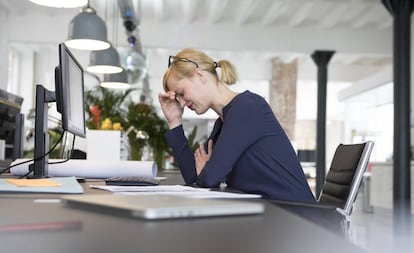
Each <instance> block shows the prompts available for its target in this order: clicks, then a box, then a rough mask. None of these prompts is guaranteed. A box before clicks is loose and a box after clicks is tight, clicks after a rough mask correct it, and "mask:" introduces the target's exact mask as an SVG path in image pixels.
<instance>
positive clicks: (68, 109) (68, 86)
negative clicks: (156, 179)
mask: <svg viewBox="0 0 414 253" xmlns="http://www.w3.org/2000/svg"><path fill="white" fill-rule="evenodd" d="M55 90H56V105H57V111H58V112H60V114H61V115H62V127H63V129H64V130H66V131H68V132H70V133H72V134H74V135H76V136H80V137H85V136H86V130H85V108H84V104H85V103H84V80H83V69H82V66H81V65H80V64H79V63H78V62H77V61H76V59H75V57H74V56H73V55H72V53H71V52H70V51H69V49H68V47H67V46H66V45H65V44H64V43H62V44H60V45H59V66H57V67H56V68H55Z"/></svg>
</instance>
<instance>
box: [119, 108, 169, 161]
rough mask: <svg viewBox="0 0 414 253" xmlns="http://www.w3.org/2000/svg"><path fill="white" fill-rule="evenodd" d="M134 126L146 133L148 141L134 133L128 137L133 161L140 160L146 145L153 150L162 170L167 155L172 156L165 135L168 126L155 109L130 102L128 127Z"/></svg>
mask: <svg viewBox="0 0 414 253" xmlns="http://www.w3.org/2000/svg"><path fill="white" fill-rule="evenodd" d="M130 126H133V127H134V128H135V129H136V130H140V131H144V132H146V133H147V134H148V139H146V140H142V139H137V138H136V135H135V133H134V132H131V133H130V134H129V135H128V138H129V143H130V147H131V159H132V160H140V159H141V157H142V152H143V150H144V147H145V146H146V145H149V146H150V147H151V149H152V153H153V157H154V161H155V162H156V163H157V165H158V168H162V167H163V164H164V160H165V156H166V155H167V154H171V149H170V147H169V146H168V144H167V142H166V140H165V137H164V135H165V133H166V132H167V131H168V125H167V123H166V122H165V120H164V119H161V118H160V117H159V116H158V115H157V114H156V112H155V109H154V107H152V106H150V105H147V104H144V103H137V104H136V103H133V102H130V103H129V104H128V105H127V118H126V127H128V128H129V127H130Z"/></svg>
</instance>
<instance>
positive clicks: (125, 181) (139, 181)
mask: <svg viewBox="0 0 414 253" xmlns="http://www.w3.org/2000/svg"><path fill="white" fill-rule="evenodd" d="M105 183H106V184H107V185H123V186H148V185H158V184H159V183H160V181H159V180H157V179H155V178H152V177H136V176H121V177H110V178H107V179H105Z"/></svg>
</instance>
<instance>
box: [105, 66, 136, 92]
mask: <svg viewBox="0 0 414 253" xmlns="http://www.w3.org/2000/svg"><path fill="white" fill-rule="evenodd" d="M101 86H102V87H104V88H109V89H128V88H129V87H130V86H131V85H130V84H129V83H128V80H127V73H126V72H125V70H123V71H122V72H120V73H116V74H104V80H103V82H102V83H101Z"/></svg>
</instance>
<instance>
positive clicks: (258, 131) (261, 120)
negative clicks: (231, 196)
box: [197, 100, 273, 187]
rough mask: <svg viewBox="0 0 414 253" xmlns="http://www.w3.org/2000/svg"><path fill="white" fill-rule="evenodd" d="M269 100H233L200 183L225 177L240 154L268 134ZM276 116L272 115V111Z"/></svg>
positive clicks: (207, 184)
mask: <svg viewBox="0 0 414 253" xmlns="http://www.w3.org/2000/svg"><path fill="white" fill-rule="evenodd" d="M266 108H267V104H265V103H259V104H258V101H257V100H244V101H243V103H231V104H229V105H228V106H226V108H225V110H224V121H223V125H222V129H221V133H220V135H219V138H217V140H216V141H215V143H214V148H213V154H212V156H211V157H210V160H209V161H208V162H207V163H206V165H205V166H204V169H203V170H202V172H201V173H200V175H199V177H198V180H197V183H198V184H199V185H201V186H203V187H214V186H217V185H219V184H220V183H221V182H224V181H226V176H227V175H228V174H229V173H230V172H231V171H232V169H233V166H234V165H235V164H236V162H237V160H238V159H239V157H240V156H241V155H242V154H243V152H244V151H245V150H247V149H248V147H249V146H251V145H252V144H253V143H254V142H256V141H257V140H259V139H260V138H261V137H263V136H264V135H266V134H267V133H266V131H265V121H266V119H267V118H268V116H266V115H265V114H266V113H267V112H266V110H265V109H266ZM271 116H272V117H273V115H271Z"/></svg>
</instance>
